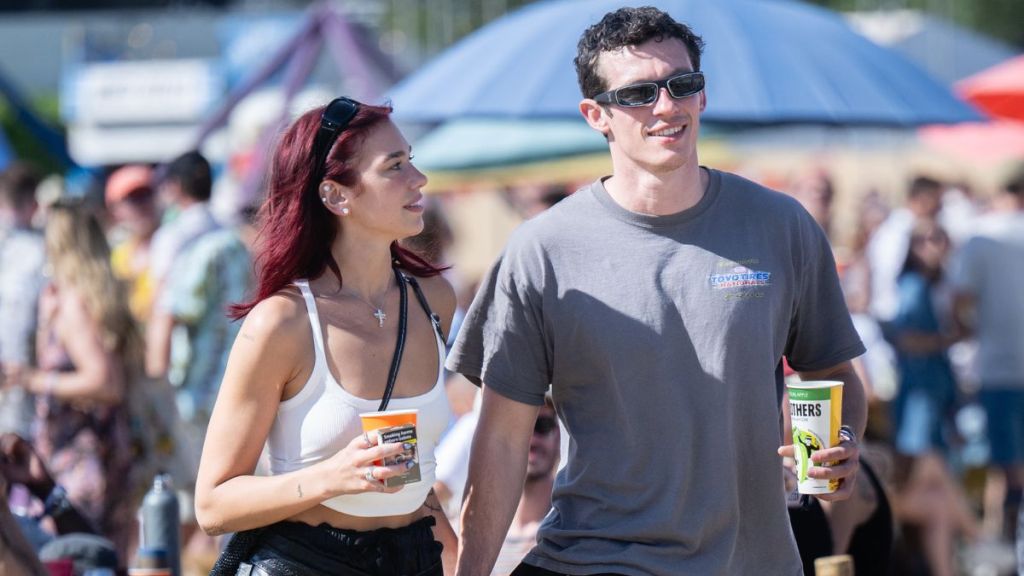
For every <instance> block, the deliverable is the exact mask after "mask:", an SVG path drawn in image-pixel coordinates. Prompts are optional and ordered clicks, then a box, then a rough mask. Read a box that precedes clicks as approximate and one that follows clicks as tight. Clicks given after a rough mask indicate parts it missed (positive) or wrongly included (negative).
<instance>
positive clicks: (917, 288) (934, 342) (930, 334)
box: [891, 219, 978, 576]
mask: <svg viewBox="0 0 1024 576" xmlns="http://www.w3.org/2000/svg"><path fill="white" fill-rule="evenodd" d="M949 251H950V240H949V236H948V235H947V234H946V232H945V231H944V230H943V229H942V228H941V227H940V226H939V224H938V222H937V221H936V220H932V219H924V220H918V221H917V222H916V223H915V224H914V226H913V228H912V231H911V234H910V245H909V250H908V253H907V256H906V261H905V263H904V266H903V271H902V273H901V274H900V276H899V279H898V281H897V288H898V302H897V311H896V315H895V316H894V317H893V319H892V321H891V331H892V338H893V342H894V346H895V349H896V356H897V363H898V366H899V390H898V393H897V395H896V398H895V401H894V403H893V415H894V422H895V437H894V444H895V448H896V452H897V454H899V456H900V458H899V459H898V464H899V466H898V468H899V470H898V471H897V475H896V489H897V498H896V500H895V512H896V517H897V519H898V520H900V521H901V522H903V523H904V524H906V525H911V526H914V527H915V528H916V529H917V530H919V531H920V533H921V546H922V549H923V552H924V556H925V558H926V560H927V563H928V567H929V570H930V573H931V574H933V575H934V576H952V575H953V574H954V572H953V567H954V565H955V564H954V550H955V545H956V543H957V539H958V537H965V538H966V539H968V540H974V539H975V538H976V537H977V535H978V525H977V524H978V523H977V519H976V518H975V516H974V512H973V511H972V510H971V509H970V507H969V506H968V504H967V500H966V497H965V495H964V493H963V490H962V488H961V485H960V483H959V481H958V479H956V478H954V476H953V474H952V472H951V470H950V462H949V449H950V445H951V443H952V440H953V439H954V437H955V434H956V432H955V426H954V424H953V420H952V418H953V415H954V414H955V411H956V408H957V406H958V405H959V402H958V387H957V382H956V379H955V377H954V374H953V367H952V364H951V363H950V360H949V356H948V350H949V347H950V346H951V345H952V344H953V343H954V342H956V341H957V340H958V339H959V335H958V334H957V333H956V332H955V331H951V330H950V328H951V325H950V324H951V322H950V320H951V319H950V317H949V313H950V311H951V306H950V305H951V302H950V301H949V299H948V293H945V294H944V292H943V290H942V286H943V285H944V282H945V279H944V275H943V270H944V266H945V261H946V258H947V257H948V255H949ZM944 295H945V296H947V297H946V298H944V297H943V296H944Z"/></svg>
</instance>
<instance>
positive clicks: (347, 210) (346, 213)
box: [341, 208, 351, 216]
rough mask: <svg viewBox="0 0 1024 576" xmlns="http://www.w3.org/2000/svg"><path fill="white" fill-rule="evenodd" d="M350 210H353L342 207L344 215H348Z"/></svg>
mask: <svg viewBox="0 0 1024 576" xmlns="http://www.w3.org/2000/svg"><path fill="white" fill-rule="evenodd" d="M349 212H351V210H349V209H348V208H342V209H341V214H342V216H348V213H349Z"/></svg>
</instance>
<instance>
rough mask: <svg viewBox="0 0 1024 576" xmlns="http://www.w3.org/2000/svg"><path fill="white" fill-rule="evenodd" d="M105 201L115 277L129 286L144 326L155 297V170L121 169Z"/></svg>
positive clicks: (157, 216) (157, 223)
mask: <svg viewBox="0 0 1024 576" xmlns="http://www.w3.org/2000/svg"><path fill="white" fill-rule="evenodd" d="M105 199H106V205H107V210H109V211H110V216H111V219H112V221H113V226H114V229H113V230H112V231H111V232H110V233H109V234H108V235H109V236H110V237H111V240H112V242H111V243H112V245H113V250H112V252H111V264H112V266H113V268H114V275H115V276H116V277H117V278H118V279H120V280H121V281H122V282H124V283H125V285H126V288H127V291H128V306H129V308H130V309H131V311H132V314H133V315H134V316H135V319H136V320H137V321H139V323H140V324H141V325H145V322H146V320H148V319H149V313H150V309H151V307H152V305H153V297H154V286H153V278H152V276H151V274H150V269H149V268H150V261H149V254H150V244H151V241H152V240H153V234H154V233H155V232H156V230H157V227H159V226H160V209H159V207H158V206H157V202H156V191H155V189H154V187H153V169H152V168H150V167H149V166H145V165H141V164H132V165H129V166H123V167H121V168H118V169H117V170H115V171H114V172H112V173H111V174H110V176H109V177H108V178H107V182H106V187H105Z"/></svg>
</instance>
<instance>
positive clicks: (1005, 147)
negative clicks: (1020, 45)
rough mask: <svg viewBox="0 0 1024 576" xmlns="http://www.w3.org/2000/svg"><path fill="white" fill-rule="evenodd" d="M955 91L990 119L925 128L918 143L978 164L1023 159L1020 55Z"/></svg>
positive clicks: (1023, 62)
mask: <svg viewBox="0 0 1024 576" xmlns="http://www.w3.org/2000/svg"><path fill="white" fill-rule="evenodd" d="M956 92H957V94H958V95H959V96H960V97H961V98H963V99H964V100H966V101H968V102H970V103H971V104H974V105H975V106H977V107H978V108H980V109H981V110H983V111H984V112H985V113H986V114H988V115H989V116H990V117H991V120H990V121H988V122H967V123H963V124H955V125H950V126H938V125H935V126H926V127H924V128H922V129H920V130H919V131H918V134H919V136H920V138H921V140H922V141H924V142H925V143H926V144H928V145H929V146H931V147H932V148H934V149H936V150H941V151H944V152H947V153H949V154H951V155H953V156H956V157H959V158H964V159H967V160H971V161H973V162H975V163H979V164H998V163H1001V162H1004V161H1007V160H1016V159H1020V158H1024V55H1022V56H1017V57H1014V58H1011V59H1009V60H1006V61H1005V62H1001V63H999V64H996V65H995V66H993V67H991V68H988V69H986V70H983V71H981V72H979V73H977V74H975V75H974V76H971V77H969V78H966V79H964V80H962V81H960V82H958V83H957V85H956Z"/></svg>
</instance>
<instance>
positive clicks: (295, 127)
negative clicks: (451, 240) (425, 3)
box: [229, 104, 443, 319]
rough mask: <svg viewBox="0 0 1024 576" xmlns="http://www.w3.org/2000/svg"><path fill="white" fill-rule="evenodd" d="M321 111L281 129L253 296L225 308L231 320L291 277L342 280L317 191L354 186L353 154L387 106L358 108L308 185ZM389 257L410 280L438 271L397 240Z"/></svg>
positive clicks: (331, 228)
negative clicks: (331, 185)
mask: <svg viewBox="0 0 1024 576" xmlns="http://www.w3.org/2000/svg"><path fill="white" fill-rule="evenodd" d="M323 110H324V109H323V107H320V108H315V109H313V110H310V111H309V112H306V113H305V114H303V115H302V116H300V117H299V119H298V120H296V121H295V122H294V123H293V124H292V125H291V126H289V127H288V130H286V131H285V133H284V136H283V137H282V138H281V142H280V143H279V144H278V146H277V149H276V151H275V153H274V157H273V161H272V162H273V163H272V165H271V172H270V182H269V185H268V187H267V198H266V200H264V202H263V206H261V207H260V210H259V215H258V221H259V223H260V232H259V237H258V240H257V243H256V248H255V264H256V296H255V297H254V298H253V299H252V300H249V301H248V302H241V303H238V304H233V305H232V306H231V307H230V308H229V315H230V316H231V317H232V318H234V319H238V318H241V317H243V316H245V315H246V314H248V313H249V311H251V310H252V309H253V307H254V306H256V305H257V304H259V303H260V302H262V301H263V300H265V299H267V298H269V297H270V296H272V295H274V294H275V293H277V292H278V291H280V290H282V289H284V288H285V287H286V286H288V285H289V284H291V283H292V282H294V281H295V280H297V279H300V278H317V277H319V276H320V275H321V274H323V273H324V271H325V270H327V269H330V270H331V271H332V272H333V273H334V274H335V276H337V277H338V281H339V282H341V281H342V280H341V271H340V270H339V269H338V263H337V262H335V261H334V257H333V256H332V255H331V245H332V244H333V242H334V237H335V236H336V235H337V233H338V220H337V218H336V217H335V216H334V215H333V214H331V213H330V212H329V211H327V210H326V209H325V208H324V206H323V202H322V201H321V200H320V195H319V193H318V191H317V187H318V186H319V185H320V182H321V181H323V180H328V179H329V180H334V181H335V182H338V183H339V184H341V185H343V186H354V185H355V184H356V183H357V182H358V180H359V174H358V173H357V172H356V170H355V155H356V152H357V151H358V149H359V146H360V144H362V142H363V141H364V140H365V139H366V136H367V134H369V133H370V131H371V130H373V128H374V127H376V126H377V125H378V124H380V123H381V122H386V121H387V120H388V118H389V117H390V115H391V108H390V107H388V106H368V105H366V104H360V106H359V111H358V112H357V113H356V115H355V116H354V117H353V118H352V120H351V121H350V122H349V124H348V126H347V127H346V128H345V130H344V131H343V132H342V133H341V134H340V135H339V136H338V139H337V140H336V141H335V142H334V145H333V146H332V148H331V151H330V153H329V154H328V155H327V161H326V162H325V164H326V168H325V170H324V175H323V176H322V177H320V178H318V179H317V180H316V181H315V182H314V181H313V180H314V179H315V178H317V172H318V170H317V168H318V167H317V166H314V165H313V163H314V160H313V151H312V149H313V138H314V136H315V135H316V131H317V129H318V128H319V127H320V115H321V114H322V113H323ZM391 256H392V258H393V259H394V261H395V263H396V264H397V265H398V267H399V268H402V269H403V270H406V271H408V272H409V273H411V274H413V275H415V276H421V277H427V276H436V275H438V274H440V273H441V272H442V270H443V269H441V268H438V267H436V266H434V265H433V264H431V263H430V262H427V261H426V260H424V259H423V258H421V257H420V256H418V255H417V254H415V253H413V252H410V251H409V250H407V249H405V248H402V247H401V246H399V245H398V243H397V242H394V243H392V244H391Z"/></svg>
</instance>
